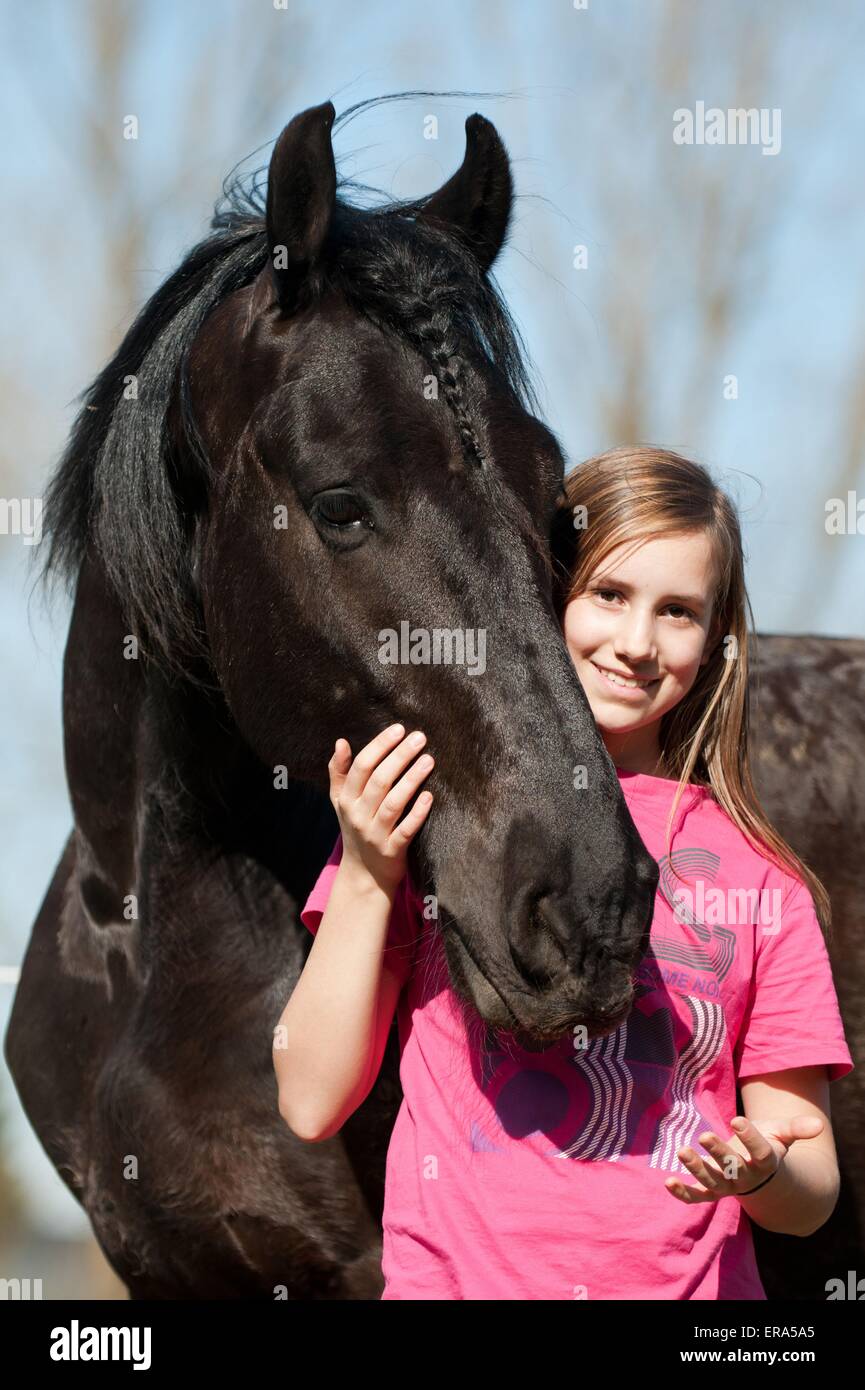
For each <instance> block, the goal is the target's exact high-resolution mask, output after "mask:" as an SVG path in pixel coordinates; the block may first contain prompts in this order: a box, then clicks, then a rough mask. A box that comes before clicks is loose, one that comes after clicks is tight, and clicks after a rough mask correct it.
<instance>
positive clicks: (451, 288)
mask: <svg viewBox="0 0 865 1390" xmlns="http://www.w3.org/2000/svg"><path fill="white" fill-rule="evenodd" d="M436 95H444V96H451V95H471V94H463V93H451V92H448V93H427V92H405V93H394V94H391V95H388V96H381V97H373V98H370V99H368V100H367V101H362V102H358V103H356V104H355V105H354V106H351V107H348V108H347V109H346V110H345V111H343V112H342V113H341V114H340V115H339V116H338V117H337V119H336V120H335V122H334V128H336V127H339V126H342V125H344V124H345V123H346V122H347V121H349V120H350V119H352V118H353V117H354V116H355V115H357V114H358V113H359V112H360V111H361V110H363V109H365V108H366V107H368V106H374V105H378V104H379V103H380V102H385V101H391V100H402V99H406V98H409V97H413V96H436ZM235 167H237V166H235ZM262 176H263V180H262ZM266 176H267V165H263V166H261V167H259V168H257V169H256V170H255V171H254V172H253V173H252V174H251V175H247V176H241V175H237V174H234V173H232V175H230V176H229V177H228V178H227V179H226V180H225V181H224V183H223V188H222V197H221V198H220V200H218V201H217V203H216V205H215V207H214V213H213V216H212V219H211V222H210V232H209V234H208V235H207V236H206V237H205V238H204V239H203V240H202V241H200V242H199V243H198V244H197V245H195V246H194V247H193V248H192V249H191V250H190V251H189V252H188V253H187V254H186V256H185V257H184V259H183V261H182V262H181V264H180V265H179V266H178V268H177V269H176V270H175V271H174V272H173V273H172V274H171V275H170V276H169V277H168V278H167V279H166V280H165V281H164V283H163V284H162V285H161V286H160V287H159V288H158V289H157V290H156V291H155V292H154V293H153V294H152V295H151V297H150V298H149V299H148V300H147V301H146V303H145V304H144V306H143V307H142V309H141V310H140V311H139V313H138V315H137V317H136V318H135V319H134V321H133V323H132V325H131V326H130V328H129V329H128V331H127V332H126V334H125V336H124V338H123V340H122V342H121V344H120V346H119V347H118V349H117V351H116V352H115V354H114V356H113V357H112V358H111V360H110V361H109V362H108V363H107V365H106V366H105V367H104V368H103V369H102V371H101V372H100V373H99V375H98V376H97V377H96V378H95V379H94V380H93V381H92V382H91V384H90V385H89V386H88V387H86V388H85V390H84V391H83V392H81V394H80V395H79V396H78V397H76V400H77V401H81V402H82V404H81V407H80V409H79V412H78V414H77V416H76V418H75V421H74V423H73V425H72V428H71V431H70V435H69V440H68V442H67V445H66V447H65V449H64V451H63V454H62V456H61V458H60V461H59V463H58V465H57V467H56V469H55V471H54V473H53V476H52V477H51V479H50V482H49V484H48V486H47V488H46V491H45V496H44V499H43V517H44V519H43V529H44V531H45V533H46V535H47V536H48V538H49V539H48V545H47V547H42V556H43V558H41V561H40V564H39V566H38V574H37V582H38V583H39V584H40V585H41V586H42V587H43V589H46V590H47V588H48V587H49V585H50V582H51V580H52V579H53V578H55V577H60V578H62V579H63V580H64V581H65V584H66V587H67V590H68V591H69V592H70V593H71V592H72V590H73V589H74V588H75V585H76V583H77V579H78V576H79V574H80V571H81V567H82V565H83V563H84V559H85V556H86V554H87V552H88V550H89V548H90V547H91V546H93V547H94V548H95V550H96V551H97V552H98V554H99V557H100V559H101V561H102V564H103V566H104V569H105V573H106V576H107V578H108V581H109V583H110V584H111V586H112V587H113V589H114V590H115V591H116V594H117V597H118V601H119V602H120V605H121V608H122V611H123V613H124V616H125V619H126V621H128V622H129V624H130V631H131V632H132V633H135V634H136V635H137V636H138V638H139V642H140V646H141V650H142V653H143V654H144V655H145V656H146V657H147V658H149V659H151V660H152V661H153V662H154V663H155V664H156V665H157V666H158V667H159V668H160V669H161V670H162V671H163V672H164V674H165V675H166V677H167V678H169V679H172V678H174V677H180V678H181V679H183V680H185V681H193V682H195V683H197V684H203V685H206V686H208V688H212V682H211V681H210V680H208V679H205V680H203V681H202V680H201V678H200V676H199V675H198V674H197V672H198V671H200V670H201V669H202V667H201V663H202V662H203V663H204V669H205V670H207V669H208V663H207V647H206V641H205V633H204V629H203V622H202V619H201V611H200V602H199V599H198V596H197V593H196V591H195V586H194V578H193V573H192V556H191V545H190V541H191V534H192V527H193V524H194V519H195V514H196V510H197V507H198V506H199V505H200V503H201V502H202V501H203V499H204V498H205V497H206V493H207V489H208V487H209V485H210V484H211V483H212V481H213V470H212V467H211V464H210V463H209V461H208V458H207V453H206V449H205V447H204V445H203V442H202V439H201V436H200V433H199V430H198V427H197V424H196V421H195V418H194V412H193V410H192V404H191V400H190V393H189V388H188V381H187V363H188V359H189V354H190V350H191V348H192V345H193V343H194V341H195V339H196V336H197V335H198V333H199V331H200V329H201V327H202V325H203V323H204V321H205V319H206V318H207V316H208V314H209V313H210V312H211V311H212V310H213V309H215V308H216V307H217V306H218V305H219V304H220V303H222V301H223V300H224V299H226V297H227V296H228V295H230V294H232V293H233V292H234V291H236V290H238V289H241V288H243V287H244V286H246V285H249V284H251V283H252V281H253V280H254V279H255V278H256V276H257V275H258V274H259V273H260V272H261V270H262V269H263V268H264V266H265V265H266V263H267V258H268V244H267V231H266V220H265V200H266V187H267V177H266ZM260 180H261V181H262V183H263V188H262V183H260ZM352 190H353V191H355V192H358V191H363V192H372V191H374V192H378V190H371V189H369V187H368V185H365V184H361V183H359V182H357V181H356V180H353V179H348V178H342V177H338V180H337V201H336V208H335V213H334V218H333V224H332V229H331V233H332V234H331V237H330V238H329V242H328V253H327V255H326V257H325V260H324V261H323V263H322V265H321V267H320V268H319V269H318V270H317V272H316V274H315V275H314V276H312V277H310V283H309V286H308V288H307V291H306V293H307V294H308V295H309V296H310V297H314V296H318V295H320V294H322V293H324V292H326V291H327V290H329V289H338V290H339V291H340V292H341V293H342V294H343V295H344V296H345V298H346V299H347V300H348V301H349V302H350V303H351V305H352V306H353V307H354V308H355V310H356V311H358V312H360V313H362V314H364V315H365V316H366V317H368V318H369V319H371V320H372V321H373V322H375V323H377V324H378V325H379V326H380V327H382V328H384V329H385V330H386V331H389V332H392V333H396V334H398V335H399V336H401V337H402V338H404V339H405V340H407V341H408V342H410V343H411V344H412V346H413V347H414V348H415V349H416V350H417V351H419V352H420V353H421V355H422V356H423V357H424V358H425V359H426V360H428V361H429V363H430V365H431V367H432V370H433V371H434V372H435V374H436V376H437V378H438V380H439V381H440V383H441V386H442V392H443V394H444V396H445V399H446V400H447V402H448V404H449V405H450V407H451V409H452V410H453V413H454V415H455V417H456V420H457V424H458V427H459V429H460V434H461V436H462V440H463V445H464V447H465V448H466V449H467V450H469V451H471V452H474V453H475V454H476V455H477V457H478V458H480V457H481V455H480V448H479V445H478V441H477V437H476V435H475V433H474V429H473V426H472V423H471V420H470V419H469V416H468V411H467V408H466V406H465V402H464V400H463V396H462V390H461V383H460V369H461V364H462V361H463V359H464V355H465V354H466V353H472V354H473V355H475V356H477V357H479V358H480V359H481V360H482V361H483V362H484V363H485V364H486V366H487V368H488V370H489V371H490V372H491V373H492V374H493V375H494V377H495V379H496V381H497V385H498V387H499V389H500V390H503V391H505V392H506V393H507V394H508V395H510V396H511V397H512V398H514V399H515V400H516V401H518V402H519V403H520V404H521V405H522V406H523V407H524V408H526V409H529V410H531V411H533V412H535V413H537V400H536V397H535V393H534V390H533V387H532V384H531V381H530V377H529V371H528V368H527V365H526V361H527V359H526V354H525V348H524V345H523V342H522V339H521V336H520V334H519V331H518V329H517V327H516V325H515V324H514V322H513V320H512V318H511V315H510V313H509V311H508V309H507V306H506V305H505V303H504V301H503V299H502V298H501V295H500V292H499V290H498V288H497V286H496V284H495V282H494V280H492V279H491V278H490V277H489V276H487V275H484V274H483V273H482V272H481V270H480V267H479V266H478V264H477V262H476V261H475V259H474V257H473V256H472V255H471V253H470V252H469V251H468V249H467V248H466V247H464V246H463V245H462V243H461V242H460V241H458V239H457V238H456V237H455V236H453V235H449V234H448V233H446V232H445V231H443V230H442V229H440V228H439V227H436V226H433V225H432V224H430V223H424V222H420V221H417V220H416V219H417V214H418V212H420V211H421V210H422V209H423V207H424V206H425V204H426V203H427V202H428V201H429V198H430V197H432V193H430V194H428V195H426V196H425V197H423V198H417V199H411V200H390V201H384V202H380V203H378V204H377V205H375V206H372V207H364V206H361V205H358V204H357V203H356V202H352V201H350V200H349V198H348V196H347V194H348V193H349V191H352ZM178 441H179V446H180V447H178ZM184 446H185V447H184ZM181 458H182V464H181ZM181 468H182V474H181Z"/></svg>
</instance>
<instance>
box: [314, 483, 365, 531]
mask: <svg viewBox="0 0 865 1390" xmlns="http://www.w3.org/2000/svg"><path fill="white" fill-rule="evenodd" d="M314 510H315V513H316V515H317V516H319V517H320V518H321V520H322V521H324V522H326V523H327V525H328V526H336V527H338V528H339V529H340V530H341V531H347V530H353V529H354V528H356V527H358V526H361V525H363V522H364V519H365V518H364V514H363V510H362V509H361V506H360V503H359V502H358V500H357V498H356V497H354V496H353V495H352V494H351V493H350V492H324V493H322V495H321V496H320V497H317V498H316V499H315V504H314Z"/></svg>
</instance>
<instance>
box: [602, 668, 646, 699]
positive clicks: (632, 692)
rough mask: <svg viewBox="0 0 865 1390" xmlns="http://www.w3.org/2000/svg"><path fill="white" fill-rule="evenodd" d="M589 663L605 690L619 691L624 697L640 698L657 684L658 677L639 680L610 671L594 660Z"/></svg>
mask: <svg viewBox="0 0 865 1390" xmlns="http://www.w3.org/2000/svg"><path fill="white" fill-rule="evenodd" d="M591 665H592V666H593V667H594V668H595V670H596V671H597V673H598V680H599V681H601V682H602V683H603V685H604V687H605V688H606V689H607V690H617V691H620V692H621V694H622V695H623V696H624V697H625V698H629V699H640V697H641V696H643V695H645V694H646V693H647V692H648V691H650V690H653V689H654V688H655V686H656V685H657V684H658V680H659V677H655V678H654V679H652V680H641V679H638V678H637V677H635V676H622V675H620V674H619V673H618V672H614V671H610V670H608V669H606V668H605V667H603V666H599V665H598V663H597V662H596V661H593V662H592V663H591Z"/></svg>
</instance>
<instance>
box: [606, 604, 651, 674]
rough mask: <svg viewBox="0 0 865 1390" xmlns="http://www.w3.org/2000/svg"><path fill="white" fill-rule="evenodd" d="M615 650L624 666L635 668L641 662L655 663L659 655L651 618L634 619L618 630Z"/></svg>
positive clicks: (614, 642) (614, 644) (614, 645)
mask: <svg viewBox="0 0 865 1390" xmlns="http://www.w3.org/2000/svg"><path fill="white" fill-rule="evenodd" d="M613 649H614V651H615V653H616V656H617V657H618V659H619V661H621V662H622V663H623V665H627V666H630V667H634V666H637V665H639V664H640V663H641V662H646V661H654V659H655V657H656V655H657V647H656V645H655V638H654V630H653V628H652V621H651V618H649V617H648V616H647V617H645V618H634V619H633V620H632V621H631V622H630V623H623V624H622V626H621V627H620V628H619V629H618V630H617V632H616V635H615V638H614V641H613Z"/></svg>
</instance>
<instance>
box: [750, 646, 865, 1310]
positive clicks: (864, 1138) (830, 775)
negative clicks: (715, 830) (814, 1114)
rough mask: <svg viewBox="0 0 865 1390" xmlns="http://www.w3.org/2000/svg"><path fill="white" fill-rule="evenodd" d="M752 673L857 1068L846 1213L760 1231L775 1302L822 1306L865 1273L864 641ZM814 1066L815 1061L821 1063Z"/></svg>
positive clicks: (759, 770)
mask: <svg viewBox="0 0 865 1390" xmlns="http://www.w3.org/2000/svg"><path fill="white" fill-rule="evenodd" d="M752 670H755V671H756V674H755V675H754V676H752V682H751V685H752V710H753V716H754V727H753V748H754V754H755V757H754V782H755V785H756V788H757V792H758V795H759V797H760V800H761V802H762V804H763V806H764V807H765V809H766V812H767V814H768V816H769V819H770V820H771V822H772V824H773V825H775V826H776V827H777V829H778V830H779V831H780V833H781V834H782V835H783V836H784V838H785V839H786V840H787V841H788V843H789V844H791V845H792V847H793V849H794V850H795V851H796V853H797V854H798V855H799V856H800V858H802V859H803V860H804V861H805V862H806V863H807V864H808V865H809V867H811V868H812V869H814V871H815V872H816V874H817V876H818V878H820V879H821V880H822V882H823V883H824V884H825V886H826V889H827V891H828V893H829V896H830V898H831V901H832V931H831V932H830V935H829V940H828V943H827V944H828V949H829V956H830V959H831V961H832V966H833V975H834V979H835V986H836V989H837V991H838V1001H839V1004H840V1008H841V1014H842V1017H843V1019H844V1028H845V1032H846V1035H847V1044H848V1046H849V1048H850V1052H851V1055H852V1057H853V1061H854V1063H855V1065H854V1068H853V1071H852V1072H850V1073H849V1074H848V1075H847V1076H845V1077H842V1078H841V1080H840V1081H835V1082H833V1083H832V1085H831V1087H830V1101H831V1107H832V1114H831V1118H832V1129H833V1132H834V1135H835V1142H836V1148H837V1151H838V1166H839V1169H840V1172H841V1192H840V1196H839V1198H838V1203H837V1206H836V1207H835V1210H834V1212H833V1213H832V1215H831V1217H830V1218H829V1220H828V1221H827V1222H826V1223H825V1225H823V1226H821V1228H820V1230H819V1231H816V1232H815V1233H814V1235H812V1236H809V1237H808V1239H807V1240H799V1239H796V1238H794V1237H792V1236H782V1235H777V1234H775V1233H774V1232H771V1231H764V1230H762V1229H761V1228H760V1227H758V1226H755V1227H754V1247H755V1250H756V1254H757V1263H758V1266H759V1269H760V1274H761V1277H762V1279H763V1283H764V1286H765V1289H766V1293H767V1295H768V1296H769V1298H778V1299H781V1298H795V1299H802V1300H808V1299H822V1298H825V1297H826V1286H827V1283H828V1281H829V1280H830V1279H839V1278H840V1279H842V1280H844V1281H845V1284H846V1281H847V1272H848V1270H858V1272H859V1277H860V1278H861V1275H862V1271H863V1269H865V1167H863V1163H862V1154H863V1152H865V1076H863V1071H862V1057H863V1055H865V989H863V981H865V932H863V929H862V926H863V911H862V902H863V884H862V866H863V858H862V832H863V827H865V641H861V640H859V639H855V638H836V637H811V636H798V635H796V636H774V637H760V638H759V639H758V645H757V649H756V661H755V663H754V667H752ZM815 1060H818V1059H816V1058H815Z"/></svg>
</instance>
